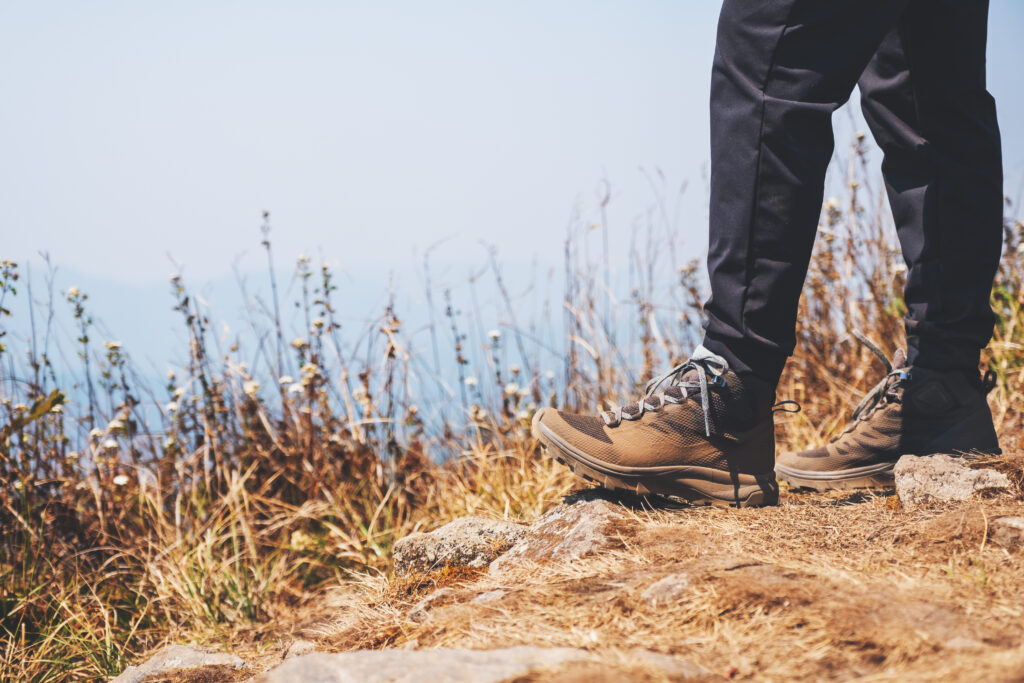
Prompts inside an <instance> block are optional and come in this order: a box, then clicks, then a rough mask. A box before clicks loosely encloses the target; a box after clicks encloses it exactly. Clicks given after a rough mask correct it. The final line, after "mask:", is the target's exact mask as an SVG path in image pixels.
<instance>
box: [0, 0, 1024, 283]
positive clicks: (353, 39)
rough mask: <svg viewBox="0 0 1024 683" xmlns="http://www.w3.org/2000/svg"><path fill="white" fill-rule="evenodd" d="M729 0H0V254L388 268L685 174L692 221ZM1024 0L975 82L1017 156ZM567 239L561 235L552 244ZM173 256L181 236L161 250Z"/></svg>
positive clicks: (507, 241)
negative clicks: (651, 178) (266, 221)
mask: <svg viewBox="0 0 1024 683" xmlns="http://www.w3.org/2000/svg"><path fill="white" fill-rule="evenodd" d="M717 10H718V4H717V3H715V2H707V1H701V2H696V1H691V2H678V1H676V2H669V1H660V0H640V1H635V0H631V1H629V2H626V1H624V0H622V1H617V2H608V1H604V2H602V1H595V0H587V1H585V2H584V1H580V0H560V1H559V2H550V1H533V0H527V1H525V2H517V3H507V2H503V3H497V2H457V1H453V0H438V1H437V2H431V3H422V2H413V1H408V2H398V1H392V2H355V1H346V2H317V1H312V0H298V1H292V2H287V3H285V2H252V1H247V2H224V1H223V0H219V1H204V2H190V1H187V0H183V1H181V2H174V3H166V2H164V3H154V2H139V1H137V0H130V1H125V2H116V1H112V0H96V1H93V2H53V1H51V0H33V1H31V2H28V1H24V2H15V1H12V0H3V2H2V3H0V100H2V102H3V104H2V105H0V201H2V203H3V210H2V211H0V236H2V241H3V242H2V243H3V255H4V257H6V258H16V259H19V260H22V261H24V260H26V259H33V260H38V257H37V253H38V252H39V251H47V252H49V254H50V256H51V258H52V260H53V261H54V262H55V263H57V264H59V265H60V266H61V267H64V268H68V269H70V270H72V271H75V272H79V273H82V274H84V275H87V276H90V277H95V278H105V279H109V280H111V281H114V282H119V283H124V284H144V283H151V282H154V281H160V282H164V281H165V278H166V277H167V275H168V274H169V273H170V272H171V271H172V270H174V269H175V266H174V265H173V263H174V262H176V263H179V264H182V265H183V266H184V269H185V272H186V273H187V274H189V275H190V276H192V277H194V278H200V279H208V278H216V277H218V276H222V275H224V274H226V273H228V272H230V270H231V267H232V265H233V264H236V263H238V264H240V265H241V267H242V268H243V269H244V268H257V267H259V265H260V264H261V263H262V261H261V259H262V255H261V254H260V252H259V230H258V228H259V225H260V222H261V218H260V216H261V211H262V210H263V209H268V210H270V211H271V220H272V225H273V230H274V232H273V236H274V240H275V249H276V250H277V253H278V254H280V255H281V256H282V258H286V259H291V258H294V257H295V256H297V255H298V254H300V253H303V252H306V253H312V254H315V255H322V256H323V257H324V258H326V259H328V260H329V261H331V262H333V263H335V264H337V265H338V266H339V267H342V268H344V267H346V266H351V267H383V268H403V267H406V266H407V265H408V264H410V263H413V262H415V259H416V258H417V256H416V255H417V254H419V253H422V251H423V250H424V249H425V248H427V247H428V246H430V245H431V244H434V243H435V242H437V241H439V240H447V241H446V242H445V243H444V245H443V246H442V247H441V248H439V249H438V250H437V254H438V258H440V259H441V260H450V261H452V262H461V261H466V262H472V261H477V260H480V259H481V258H483V254H484V251H483V247H482V246H481V243H488V244H493V245H495V246H496V247H497V248H498V249H499V252H500V253H501V254H502V255H503V257H504V258H506V259H509V260H511V261H513V262H514V261H517V260H522V261H525V260H529V259H531V258H534V257H538V258H541V259H545V258H546V257H547V256H550V255H551V253H552V252H556V253H557V252H559V251H560V248H561V247H560V244H559V241H560V239H561V235H562V234H563V233H564V229H565V225H566V222H567V221H568V220H569V218H570V216H571V215H572V213H573V211H574V210H575V209H577V208H579V207H580V206H583V207H584V208H586V207H588V206H593V205H594V204H595V203H596V200H597V197H598V194H599V192H600V188H601V187H602V182H603V181H604V180H607V181H608V182H609V183H610V184H611V187H612V191H613V202H612V205H611V217H610V220H609V224H610V225H609V229H610V230H616V231H618V234H621V233H625V232H627V231H628V230H629V228H630V224H631V222H632V221H633V219H634V218H635V216H636V215H637V214H640V213H642V212H643V210H644V209H645V207H646V206H647V204H648V203H649V202H650V198H651V194H650V192H651V191H650V188H649V187H648V184H647V180H646V176H645V174H644V173H643V171H642V170H641V169H645V170H646V171H648V172H652V171H653V170H654V169H658V170H660V171H661V172H662V173H664V175H665V177H666V178H667V182H669V183H670V184H672V185H673V186H675V185H682V184H683V183H688V189H687V201H688V202H689V203H688V204H687V210H688V213H689V214H692V219H690V220H688V228H687V229H690V228H689V225H690V223H691V222H692V230H693V233H694V239H693V243H694V250H695V251H697V250H699V249H700V248H701V247H702V244H703V242H704V238H703V236H702V234H703V231H704V230H705V229H706V228H705V225H706V223H705V220H706V217H705V211H706V209H705V202H706V196H707V191H706V186H705V184H704V180H703V178H704V177H705V176H704V174H705V173H706V163H707V158H708V139H707V128H708V113H707V97H708V81H709V72H710V63H711V56H712V52H713V46H714V31H715V22H716V19H717ZM1022 31H1024V3H1021V2H1019V0H993V2H992V10H991V33H992V35H991V37H990V47H989V64H990V76H989V78H990V89H991V90H992V91H993V93H994V94H995V95H996V98H997V102H998V103H999V107H1000V114H1001V119H1002V123H1003V130H1004V138H1005V139H1004V149H1005V154H1006V169H1007V175H1008V181H1010V182H1012V183H1014V184H1016V185H1017V186H1020V184H1021V178H1022V175H1024V174H1022V171H1024V144H1022V142H1024V125H1022V124H1020V122H1021V121H1024V94H1022V92H1021V91H1022V88H1021V83H1020V78H1019V76H1020V74H1019V64H1020V63H1021V58H1022V57H1024V54H1021V48H1020V45H1019V36H1020V35H1021V32H1022ZM558 258H559V257H558V256H557V255H556V256H554V257H553V259H552V260H554V261H557V259H558ZM172 259H173V261H172Z"/></svg>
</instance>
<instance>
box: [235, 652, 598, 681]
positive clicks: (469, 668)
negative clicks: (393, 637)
mask: <svg viewBox="0 0 1024 683" xmlns="http://www.w3.org/2000/svg"><path fill="white" fill-rule="evenodd" d="M590 658H591V655H590V653H588V652H587V651H586V650H577V649H573V648H564V647H563V648H540V647H527V646H521V647H510V648H504V649H499V650H460V649H443V648H442V649H437V650H359V651H356V652H341V653H337V654H327V653H323V652H315V653H313V654H308V655H303V656H301V657H296V658H294V659H289V660H288V661H286V662H284V663H283V664H280V665H278V666H277V667H276V668H274V669H272V670H270V671H268V672H266V673H265V674H263V675H261V676H257V677H256V678H255V679H254V681H255V682H256V683H294V682H295V681H309V682H311V683H312V682H314V681H315V682H316V683H395V682H398V681H415V682H416V683H435V682H436V683H439V682H441V681H444V682H445V683H498V682H499V681H505V680H508V679H512V678H517V677H520V676H527V675H529V674H531V673H533V672H535V671H538V670H542V669H546V668H549V667H553V666H558V665H560V664H565V663H568V662H573V661H582V660H587V659H590Z"/></svg>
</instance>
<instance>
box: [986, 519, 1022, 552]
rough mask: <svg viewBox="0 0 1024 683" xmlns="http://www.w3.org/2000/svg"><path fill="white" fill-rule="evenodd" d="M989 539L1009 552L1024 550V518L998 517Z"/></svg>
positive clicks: (992, 526) (992, 525)
mask: <svg viewBox="0 0 1024 683" xmlns="http://www.w3.org/2000/svg"><path fill="white" fill-rule="evenodd" d="M988 537H989V539H990V540H991V541H992V542H993V543H995V544H996V545H1001V546H1003V547H1004V548H1006V549H1007V550H1021V549H1024V517H997V518H996V519H993V520H992V524H991V525H990V526H989V532H988Z"/></svg>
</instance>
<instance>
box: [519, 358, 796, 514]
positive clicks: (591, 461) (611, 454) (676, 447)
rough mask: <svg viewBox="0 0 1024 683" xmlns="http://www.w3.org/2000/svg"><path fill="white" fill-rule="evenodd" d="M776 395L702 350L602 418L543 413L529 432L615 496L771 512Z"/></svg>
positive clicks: (775, 489)
mask: <svg viewBox="0 0 1024 683" xmlns="http://www.w3.org/2000/svg"><path fill="white" fill-rule="evenodd" d="M773 398H774V391H773V390H772V388H771V387H770V386H769V385H768V384H767V383H765V382H763V381H761V380H759V379H757V378H755V377H748V376H744V377H740V376H738V375H737V374H736V373H734V372H732V371H731V370H729V364H728V363H727V362H726V360H725V359H724V358H722V357H720V356H716V355H714V354H712V353H710V352H709V351H707V350H706V349H704V348H703V347H700V348H698V349H697V352H696V353H695V354H694V357H693V358H691V359H690V360H688V361H686V362H685V363H683V364H681V365H679V366H677V367H675V368H673V369H672V370H671V371H670V372H668V373H666V374H665V375H662V376H661V377H657V378H655V379H653V380H651V381H650V382H648V384H647V390H646V392H645V396H644V398H643V399H642V400H640V401H638V402H637V403H634V404H630V405H628V406H621V407H619V408H616V409H615V410H611V411H607V412H604V413H601V415H600V416H587V415H574V414H571V413H564V412H561V411H558V410H554V409H553V408H544V409H542V410H540V411H538V412H537V414H536V415H535V416H534V418H533V435H534V437H535V438H537V439H538V440H539V441H540V442H541V443H542V444H544V446H546V447H547V448H548V450H549V451H550V453H551V454H552V455H553V456H554V457H555V458H557V459H558V460H559V461H561V462H563V463H565V464H566V465H568V466H569V467H571V468H572V470H573V471H574V472H575V473H576V474H578V475H580V476H582V477H585V478H586V479H590V480H592V481H595V482H597V483H598V484H601V485H603V486H605V487H606V488H610V489H618V490H622V491H629V492H632V493H637V494H641V495H643V494H648V493H652V494H662V495H669V496H677V497H680V498H683V499H685V500H687V501H690V502H695V503H696V502H701V503H712V504H715V505H735V506H737V507H745V506H752V505H774V504H775V503H777V502H778V499H779V488H778V484H777V483H776V481H775V475H774V473H773V472H772V465H773V463H774V460H775V423H774V421H773V419H772V417H773V416H772V401H773Z"/></svg>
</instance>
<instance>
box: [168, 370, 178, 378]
mask: <svg viewBox="0 0 1024 683" xmlns="http://www.w3.org/2000/svg"><path fill="white" fill-rule="evenodd" d="M175 377H177V375H175V374H174V370H168V371H167V379H170V380H173V379H174V378H175Z"/></svg>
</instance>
